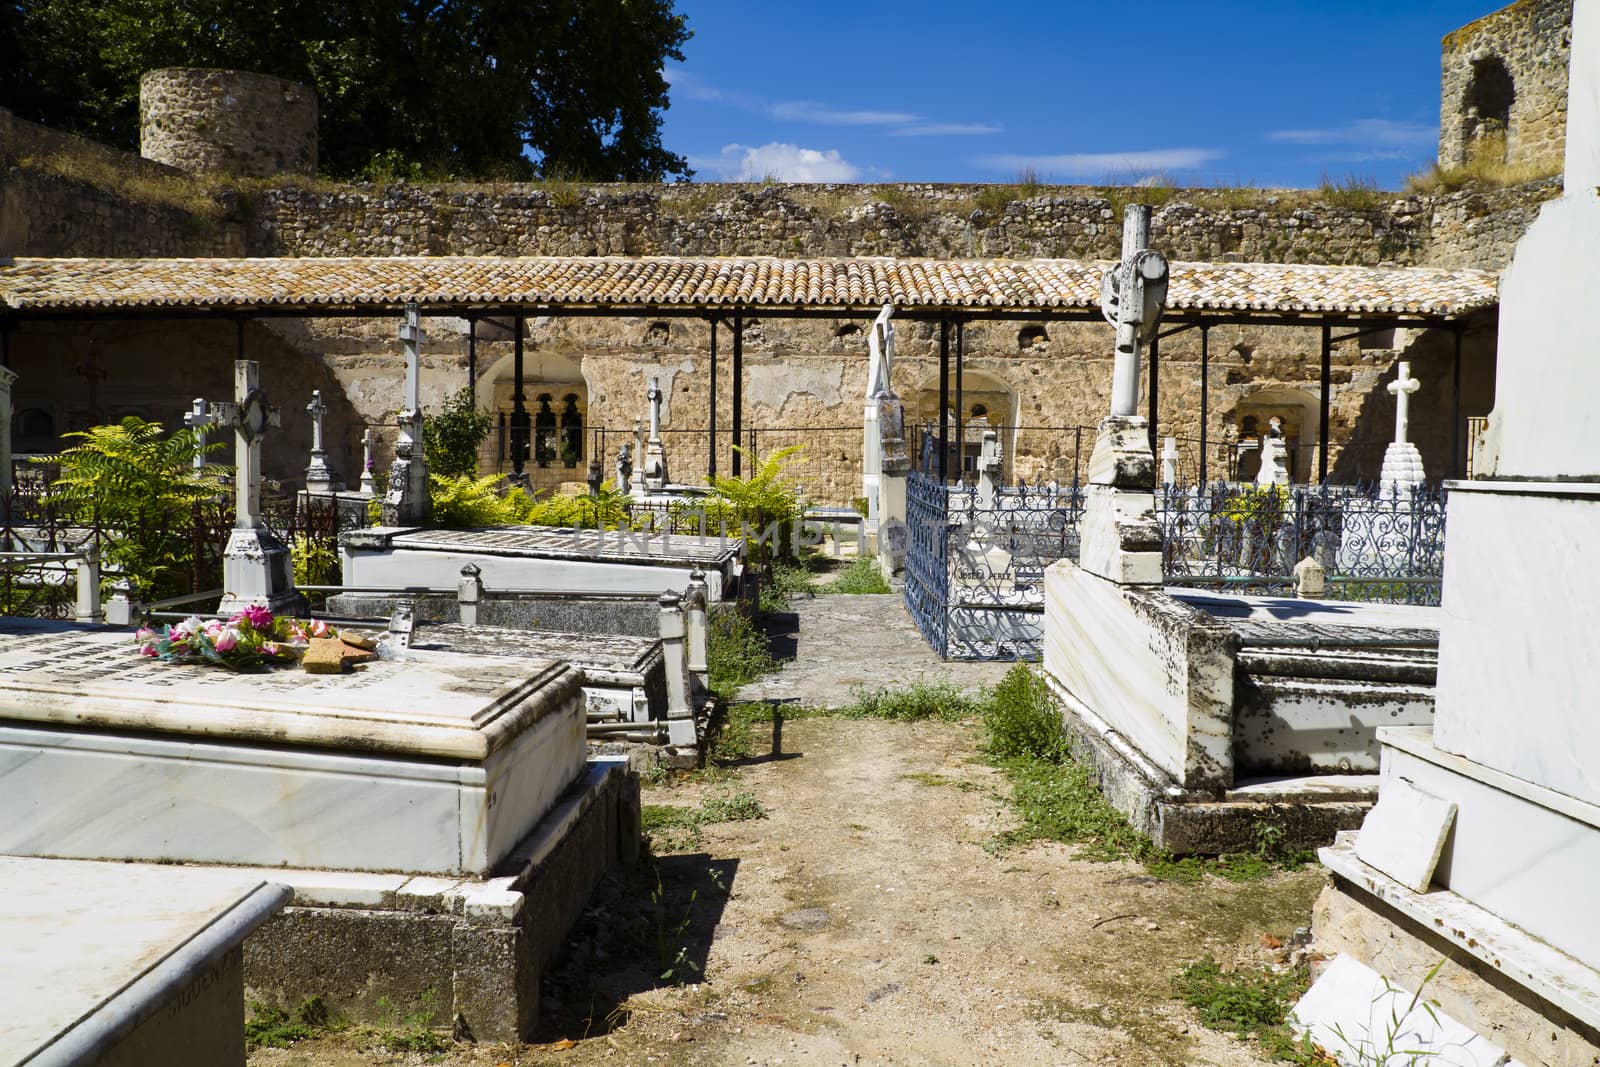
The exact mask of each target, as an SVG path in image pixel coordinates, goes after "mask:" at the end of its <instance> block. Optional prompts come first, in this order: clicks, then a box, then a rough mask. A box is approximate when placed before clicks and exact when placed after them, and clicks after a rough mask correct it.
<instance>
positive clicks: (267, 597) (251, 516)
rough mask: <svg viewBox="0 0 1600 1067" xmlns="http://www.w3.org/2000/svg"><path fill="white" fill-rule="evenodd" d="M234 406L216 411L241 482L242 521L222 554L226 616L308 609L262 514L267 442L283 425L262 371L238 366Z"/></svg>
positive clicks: (243, 363) (248, 363)
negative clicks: (227, 430)
mask: <svg viewBox="0 0 1600 1067" xmlns="http://www.w3.org/2000/svg"><path fill="white" fill-rule="evenodd" d="M233 395H234V400H233V402H232V403H225V404H216V405H214V409H215V414H216V419H217V422H218V423H219V424H222V425H228V426H232V427H233V433H234V451H235V461H236V463H237V466H238V476H237V478H236V479H235V482H234V493H235V500H236V505H235V510H236V517H235V521H234V524H233V533H232V534H230V535H229V536H228V547H227V548H226V549H224V550H223V553H222V581H223V590H224V591H223V594H222V602H221V603H220V604H218V606H217V610H218V611H219V612H221V613H223V614H228V613H231V612H235V611H239V610H240V609H242V608H245V607H250V606H257V607H264V608H267V609H269V610H271V611H274V612H278V611H284V610H291V611H292V610H297V609H299V608H300V607H302V606H303V603H304V602H303V600H302V599H301V597H300V594H299V593H298V592H296V591H295V588H294V577H293V570H292V564H291V561H290V557H289V549H288V547H287V546H286V545H284V543H283V542H282V541H280V540H279V539H278V537H277V535H275V534H274V533H273V532H272V531H271V530H270V529H268V527H267V525H266V522H265V517H264V516H263V514H262V511H261V440H262V438H263V437H264V436H266V432H267V430H268V429H269V428H272V427H276V426H278V425H279V418H278V410H277V409H276V408H274V407H271V406H270V405H269V404H268V403H267V396H266V394H265V393H263V392H262V391H261V365H260V364H259V363H256V362H255V361H254V360H248V359H239V360H235V361H234V363H233Z"/></svg>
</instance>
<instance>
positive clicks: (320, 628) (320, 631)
mask: <svg viewBox="0 0 1600 1067" xmlns="http://www.w3.org/2000/svg"><path fill="white" fill-rule="evenodd" d="M332 635H333V630H332V628H330V627H329V626H328V624H327V623H325V622H323V621H322V620H321V619H312V620H311V636H312V637H331V636H332Z"/></svg>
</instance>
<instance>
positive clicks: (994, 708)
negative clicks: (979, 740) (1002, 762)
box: [983, 663, 1066, 760]
mask: <svg viewBox="0 0 1600 1067" xmlns="http://www.w3.org/2000/svg"><path fill="white" fill-rule="evenodd" d="M983 725H984V729H985V730H986V731H987V732H988V740H987V742H986V743H985V747H986V748H987V750H988V752H989V754H990V755H992V756H996V757H999V758H1001V759H1011V758H1015V757H1031V758H1034V759H1043V760H1058V759H1060V758H1061V755H1062V753H1064V752H1065V751H1066V737H1065V735H1064V734H1063V733H1062V729H1061V709H1060V708H1059V707H1058V706H1057V705H1056V701H1055V697H1054V696H1053V695H1051V693H1050V688H1049V686H1047V685H1046V684H1045V681H1044V679H1043V678H1041V677H1040V676H1039V675H1038V674H1037V673H1036V672H1034V671H1033V670H1031V669H1029V667H1028V666H1027V664H1024V663H1018V664H1017V665H1016V666H1014V667H1012V668H1011V669H1010V670H1009V671H1007V672H1006V676H1005V677H1004V678H1003V679H1001V681H1000V684H999V685H997V686H995V688H994V691H993V692H992V693H991V694H989V699H988V701H986V702H985V704H984V708H983Z"/></svg>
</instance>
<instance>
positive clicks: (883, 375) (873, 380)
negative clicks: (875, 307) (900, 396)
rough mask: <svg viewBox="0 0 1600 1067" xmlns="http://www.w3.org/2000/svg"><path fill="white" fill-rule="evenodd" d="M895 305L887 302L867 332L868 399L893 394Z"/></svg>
mask: <svg viewBox="0 0 1600 1067" xmlns="http://www.w3.org/2000/svg"><path fill="white" fill-rule="evenodd" d="M893 318H894V305H893V304H885V305H883V310H882V311H880V312H878V317H877V318H876V319H874V320H872V329H871V330H870V331H869V332H868V333H867V399H868V400H869V401H872V400H876V399H878V398H879V397H883V396H893V395H894V388H893V385H892V379H893V377H894V323H893V322H891V321H890V320H891V319H893Z"/></svg>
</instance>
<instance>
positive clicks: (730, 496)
mask: <svg viewBox="0 0 1600 1067" xmlns="http://www.w3.org/2000/svg"><path fill="white" fill-rule="evenodd" d="M804 448H805V446H804V445H790V446H789V447H788V448H780V449H778V450H777V451H776V452H773V453H772V454H771V455H769V456H767V458H766V459H765V460H763V461H762V463H761V466H759V467H757V468H756V469H755V470H753V471H751V473H750V474H749V475H748V476H747V477H742V478H733V477H729V476H726V475H713V476H712V477H711V479H710V481H711V490H712V494H713V495H712V497H711V499H710V500H709V501H707V502H706V504H705V511H706V527H707V529H715V528H717V527H720V526H726V527H727V528H728V529H729V530H730V531H731V530H735V529H737V530H739V531H740V532H741V533H742V534H743V535H744V539H745V544H746V545H747V546H748V550H749V553H750V559H751V561H752V562H754V563H758V564H760V563H768V562H771V560H772V559H774V558H780V559H781V558H787V557H788V556H790V555H792V554H793V544H794V538H793V537H791V536H790V534H791V532H792V530H793V528H794V524H795V523H796V522H798V521H799V519H800V516H801V514H802V511H803V505H802V503H801V501H800V492H799V490H798V489H797V488H796V487H795V485H794V484H793V483H792V482H790V481H788V480H787V479H786V478H785V476H784V465H785V464H787V463H788V462H789V460H790V459H792V458H794V456H795V455H797V454H798V453H799V452H801V451H802V450H804ZM735 449H736V450H737V451H738V452H739V454H740V455H741V456H742V455H744V450H743V449H741V448H738V446H735Z"/></svg>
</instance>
